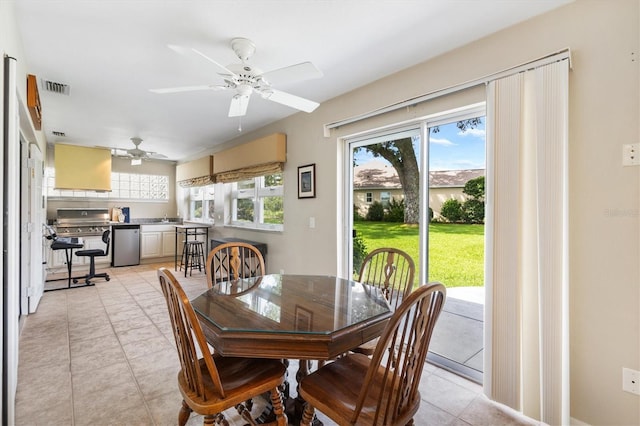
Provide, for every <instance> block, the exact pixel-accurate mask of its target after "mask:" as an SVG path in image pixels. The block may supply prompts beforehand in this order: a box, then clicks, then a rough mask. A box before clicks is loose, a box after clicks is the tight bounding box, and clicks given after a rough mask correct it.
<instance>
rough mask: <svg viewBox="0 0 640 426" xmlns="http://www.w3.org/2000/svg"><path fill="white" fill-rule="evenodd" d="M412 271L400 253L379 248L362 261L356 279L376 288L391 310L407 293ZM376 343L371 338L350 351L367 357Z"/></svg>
mask: <svg viewBox="0 0 640 426" xmlns="http://www.w3.org/2000/svg"><path fill="white" fill-rule="evenodd" d="M415 270H416V267H415V264H414V262H413V259H411V256H409V255H408V254H407V253H405V252H404V251H402V250H398V249H395V248H379V249H375V250H373V251H372V252H371V253H369V254H368V255H367V256H366V257H365V258H364V260H363V262H362V266H361V267H360V273H359V275H358V278H357V280H358V281H359V282H361V283H365V284H369V285H373V286H376V287H378V288H380V289H381V290H382V293H383V295H384V297H385V298H386V299H387V300H388V301H389V304H390V305H391V308H392V309H394V310H395V309H396V307H397V306H398V305H399V304H400V302H402V300H404V298H406V297H407V296H408V295H409V294H410V293H411V290H412V289H413V278H414V275H415ZM377 343H378V339H373V340H370V341H368V342H366V343H364V344H362V345H360V346H358V347H357V348H355V349H352V351H353V352H358V353H362V354H365V355H368V356H371V355H372V354H373V351H374V350H375V348H376V344H377Z"/></svg>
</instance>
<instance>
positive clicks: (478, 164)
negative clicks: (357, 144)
mask: <svg viewBox="0 0 640 426" xmlns="http://www.w3.org/2000/svg"><path fill="white" fill-rule="evenodd" d="M439 129H440V131H439V132H437V133H433V132H431V133H430V135H429V169H430V170H432V171H434V170H463V169H484V168H485V120H484V118H483V119H482V123H481V124H480V125H479V126H478V127H477V128H475V129H467V131H465V132H461V131H460V130H459V129H458V127H457V126H456V123H455V122H454V123H449V124H445V125H441V126H439ZM415 145H416V148H417V144H415ZM372 158H373V157H372V155H371V154H370V153H369V152H367V151H365V150H359V151H358V152H357V153H356V163H357V164H363V163H366V162H367V161H369V160H371V159H372ZM376 160H378V161H380V160H382V159H381V158H378V159H376Z"/></svg>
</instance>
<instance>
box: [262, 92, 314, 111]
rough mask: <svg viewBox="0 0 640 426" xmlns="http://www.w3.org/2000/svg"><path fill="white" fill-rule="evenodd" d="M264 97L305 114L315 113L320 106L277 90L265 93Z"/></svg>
mask: <svg viewBox="0 0 640 426" xmlns="http://www.w3.org/2000/svg"><path fill="white" fill-rule="evenodd" d="M262 97H263V98H265V99H269V100H270V101H274V102H277V103H279V104H282V105H286V106H289V107H291V108H295V109H299V110H300V111H304V112H313V110H315V109H316V108H318V106H319V105H320V104H319V103H318V102H314V101H310V100H309V99H305V98H301V97H299V96H296V95H292V94H290V93H286V92H281V91H280V90H275V89H270V90H269V91H265V92H263V93H262Z"/></svg>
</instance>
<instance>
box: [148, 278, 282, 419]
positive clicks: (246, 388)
mask: <svg viewBox="0 0 640 426" xmlns="http://www.w3.org/2000/svg"><path fill="white" fill-rule="evenodd" d="M158 278H159V280H160V286H161V287H162V292H163V293H164V297H165V299H166V301H167V308H168V310H169V316H170V318H171V325H172V329H173V335H174V337H175V340H176V347H177V350H178V357H179V358H180V365H181V370H180V372H179V373H178V387H179V388H180V393H182V398H183V400H182V408H181V409H180V412H179V414H178V424H179V425H181V426H183V425H185V424H186V423H187V420H188V419H189V415H190V414H191V412H192V411H195V412H196V413H198V414H202V415H204V424H205V425H213V422H214V420H216V421H218V422H219V423H220V422H222V423H223V424H225V422H226V420H225V419H224V415H223V414H222V412H223V411H224V410H226V409H228V408H231V407H235V408H236V409H237V410H238V413H239V414H240V415H241V416H242V418H243V419H244V420H245V421H246V422H248V423H249V424H251V425H255V424H256V423H255V421H254V420H253V418H252V417H251V412H250V410H248V409H247V408H246V406H245V405H244V404H243V403H244V402H245V401H247V400H249V399H251V398H255V397H257V396H259V395H262V394H263V393H266V392H270V394H271V404H272V405H273V412H274V414H275V415H276V420H275V422H274V423H272V424H277V425H278V426H285V425H286V424H287V416H286V414H284V410H283V405H282V399H281V396H280V392H279V390H278V387H279V386H281V385H282V383H283V382H284V379H285V373H286V369H285V366H284V364H282V362H281V361H280V360H276V359H259V358H235V357H221V356H218V355H217V354H213V355H212V354H211V353H210V352H209V350H208V348H207V341H206V339H205V337H204V334H203V332H202V328H201V327H200V323H199V321H198V318H197V317H196V313H195V311H194V310H193V307H192V306H191V302H189V299H188V298H187V296H186V294H185V292H184V290H183V289H182V287H181V286H180V284H179V283H178V281H177V280H176V279H175V277H174V276H173V274H172V273H171V272H170V271H169V270H168V269H166V268H160V269H159V270H158ZM198 349H199V350H200V352H201V354H202V358H198Z"/></svg>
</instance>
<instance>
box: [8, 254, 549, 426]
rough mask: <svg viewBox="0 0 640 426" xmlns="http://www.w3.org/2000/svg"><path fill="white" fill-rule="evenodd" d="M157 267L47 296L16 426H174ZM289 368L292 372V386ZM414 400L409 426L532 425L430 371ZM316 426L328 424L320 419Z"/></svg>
mask: <svg viewBox="0 0 640 426" xmlns="http://www.w3.org/2000/svg"><path fill="white" fill-rule="evenodd" d="M159 266H161V265H159V264H152V265H141V266H136V267H123V268H111V269H110V274H111V277H112V278H111V281H109V282H105V281H104V280H97V284H96V285H95V286H93V287H84V288H74V289H71V290H63V291H53V292H46V293H45V294H44V297H43V298H42V300H41V303H40V306H39V307H38V311H37V312H36V313H35V314H32V315H29V316H28V317H27V318H26V319H25V321H24V324H23V328H22V332H21V336H20V362H19V371H18V391H17V396H16V424H17V425H19V426H21V425H61V426H62V425H89V424H91V425H172V424H176V421H177V414H178V410H179V407H180V402H181V397H180V394H179V391H178V387H177V384H176V373H177V370H178V368H179V363H178V358H177V355H176V352H175V349H174V345H173V335H172V334H171V330H170V327H169V321H168V316H167V313H166V307H165V302H164V298H163V296H162V293H161V290H160V287H159V284H158V280H157V276H156V270H157V268H158V267H159ZM166 266H168V267H172V266H173V265H168V264H167V265H166ZM177 277H178V279H179V280H180V282H181V283H182V285H183V287H184V288H185V291H186V292H187V294H188V296H189V297H191V298H192V297H195V296H196V295H198V294H199V293H200V292H202V291H203V290H204V289H205V288H206V283H205V281H204V279H203V275H200V274H196V273H194V275H193V277H192V278H184V277H183V276H180V275H179V274H178V275H177ZM295 368H296V365H295V363H292V366H291V372H290V374H289V377H290V380H295V379H294V377H295V371H294V369H295ZM291 388H292V393H293V394H294V396H295V386H294V385H293V384H292V386H291ZM420 392H421V395H422V403H421V406H420V411H419V412H418V414H417V415H416V417H415V419H414V420H415V424H416V425H427V424H429V425H458V426H468V425H505V424H510V425H531V424H538V423H537V422H534V421H531V420H529V419H526V418H523V417H521V416H520V415H518V413H515V412H513V411H512V410H510V409H508V408H505V407H503V406H501V405H498V404H494V403H492V402H491V401H489V400H488V399H487V398H486V397H484V396H483V394H482V389H481V387H480V386H479V385H477V384H475V383H473V382H470V381H468V380H466V379H463V378H461V377H459V376H456V375H454V374H451V373H449V372H447V371H445V370H442V369H440V368H437V367H434V366H433V365H431V364H429V363H427V364H425V366H424V373H423V376H422V382H421V386H420ZM256 406H257V408H254V414H256V415H257V414H258V413H256V412H255V411H256V410H259V408H260V407H259V404H256ZM226 414H228V416H227V418H228V419H229V422H230V424H231V425H236V424H237V425H240V424H243V422H242V421H240V420H239V419H238V416H236V415H235V413H234V412H230V413H226ZM319 418H320V419H321V420H323V421H324V422H325V424H326V425H332V424H333V423H332V422H331V421H329V420H327V419H326V418H325V417H324V416H322V414H321V413H319ZM197 424H202V417H200V416H196V415H192V416H191V418H190V419H189V425H197Z"/></svg>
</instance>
